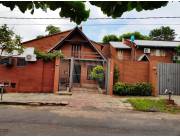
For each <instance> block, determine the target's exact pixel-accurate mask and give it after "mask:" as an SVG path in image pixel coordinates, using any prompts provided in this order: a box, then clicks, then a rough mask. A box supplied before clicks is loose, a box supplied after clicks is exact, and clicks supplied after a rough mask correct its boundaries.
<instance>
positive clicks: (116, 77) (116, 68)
mask: <svg viewBox="0 0 180 137" xmlns="http://www.w3.org/2000/svg"><path fill="white" fill-rule="evenodd" d="M113 79H114V80H113V81H114V83H116V82H118V80H119V67H118V65H115V66H114V78H113Z"/></svg>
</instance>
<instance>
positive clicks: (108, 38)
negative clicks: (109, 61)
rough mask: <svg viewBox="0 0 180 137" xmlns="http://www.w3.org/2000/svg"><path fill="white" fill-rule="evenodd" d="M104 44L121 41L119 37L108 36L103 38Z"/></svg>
mask: <svg viewBox="0 0 180 137" xmlns="http://www.w3.org/2000/svg"><path fill="white" fill-rule="evenodd" d="M102 41H103V42H104V43H108V42H110V41H119V39H118V37H117V36H116V35H113V34H111V35H106V36H104V37H103V40H102Z"/></svg>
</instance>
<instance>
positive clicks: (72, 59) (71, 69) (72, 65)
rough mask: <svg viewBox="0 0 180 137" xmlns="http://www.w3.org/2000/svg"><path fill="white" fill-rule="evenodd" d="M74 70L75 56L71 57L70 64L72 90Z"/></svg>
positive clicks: (70, 85) (70, 86)
mask: <svg viewBox="0 0 180 137" xmlns="http://www.w3.org/2000/svg"><path fill="white" fill-rule="evenodd" d="M73 70H74V57H72V58H71V64H70V78H69V88H70V91H71V88H72V83H73Z"/></svg>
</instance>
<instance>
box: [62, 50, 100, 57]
mask: <svg viewBox="0 0 180 137" xmlns="http://www.w3.org/2000/svg"><path fill="white" fill-rule="evenodd" d="M62 53H63V54H64V58H70V57H74V58H78V59H101V58H102V57H101V56H100V55H99V53H97V52H83V51H79V52H72V51H62Z"/></svg>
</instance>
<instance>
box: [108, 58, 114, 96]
mask: <svg viewBox="0 0 180 137" xmlns="http://www.w3.org/2000/svg"><path fill="white" fill-rule="evenodd" d="M109 64H110V71H109V74H108V75H109V94H110V95H113V77H114V60H113V59H109Z"/></svg>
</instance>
